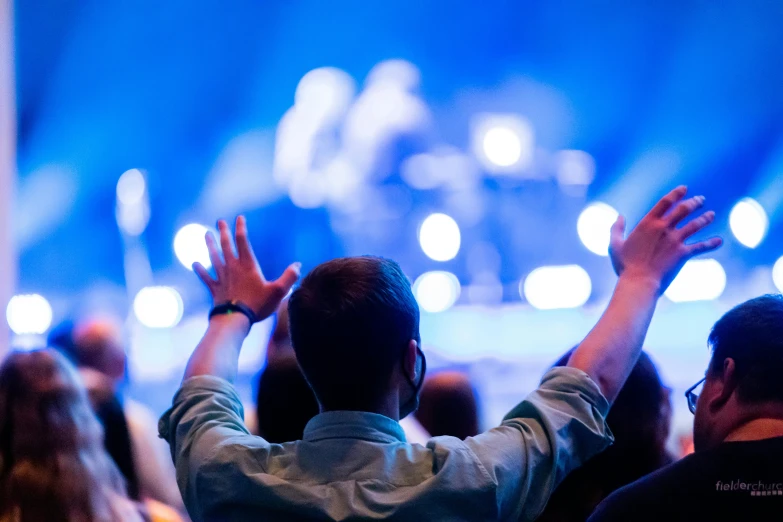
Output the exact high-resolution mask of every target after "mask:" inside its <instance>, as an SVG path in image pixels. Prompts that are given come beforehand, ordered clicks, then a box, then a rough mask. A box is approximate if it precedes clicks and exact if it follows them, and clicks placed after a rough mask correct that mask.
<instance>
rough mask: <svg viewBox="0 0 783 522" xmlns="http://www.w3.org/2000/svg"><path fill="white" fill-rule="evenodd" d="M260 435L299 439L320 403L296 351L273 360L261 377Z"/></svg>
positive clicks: (258, 399) (278, 439)
mask: <svg viewBox="0 0 783 522" xmlns="http://www.w3.org/2000/svg"><path fill="white" fill-rule="evenodd" d="M256 412H257V413H256V417H257V422H258V434H259V435H260V436H261V437H264V438H265V439H266V440H268V441H269V442H289V441H293V440H300V439H301V438H302V434H303V433H304V428H305V426H306V425H307V423H308V422H309V421H310V419H312V418H313V417H314V416H315V415H317V414H318V403H317V402H316V400H315V396H314V395H313V391H312V390H311V389H310V386H309V385H308V384H307V381H306V380H305V378H304V376H303V375H302V371H301V370H300V369H299V365H298V364H297V363H296V357H295V356H293V354H291V355H289V356H283V357H279V358H277V359H275V360H274V361H270V362H269V363H268V364H267V366H266V368H264V370H263V371H262V372H261V376H260V377H259V379H258V393H257V395H256Z"/></svg>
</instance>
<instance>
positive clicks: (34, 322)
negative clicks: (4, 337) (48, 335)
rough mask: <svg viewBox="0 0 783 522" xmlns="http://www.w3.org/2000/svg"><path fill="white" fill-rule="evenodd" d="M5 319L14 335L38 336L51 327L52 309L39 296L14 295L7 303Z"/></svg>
mask: <svg viewBox="0 0 783 522" xmlns="http://www.w3.org/2000/svg"><path fill="white" fill-rule="evenodd" d="M5 317H6V320H7V321H8V326H9V327H10V328H11V331H13V332H14V333H15V334H17V335H26V334H37V335H40V334H43V333H45V332H46V330H48V329H49V327H50V326H51V325H52V307H51V305H50V304H49V301H47V300H46V298H45V297H43V296H42V295H39V294H22V295H15V296H13V297H12V298H11V299H10V300H9V301H8V306H7V307H6V310H5Z"/></svg>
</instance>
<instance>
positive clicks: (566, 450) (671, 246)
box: [160, 187, 720, 521]
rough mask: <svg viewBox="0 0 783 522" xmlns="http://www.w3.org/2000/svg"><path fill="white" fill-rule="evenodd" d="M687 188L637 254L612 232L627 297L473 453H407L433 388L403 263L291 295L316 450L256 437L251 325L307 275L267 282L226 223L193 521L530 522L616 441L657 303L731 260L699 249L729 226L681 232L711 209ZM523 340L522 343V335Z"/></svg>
mask: <svg viewBox="0 0 783 522" xmlns="http://www.w3.org/2000/svg"><path fill="white" fill-rule="evenodd" d="M685 192H686V190H685V187H679V188H677V189H675V190H673V191H672V192H671V193H669V194H668V195H667V196H665V197H664V198H663V199H662V200H661V201H660V202H658V204H657V205H656V206H655V207H654V208H653V209H652V210H651V211H650V213H649V214H647V216H645V217H644V218H643V219H642V221H641V222H640V223H639V225H638V226H637V227H636V228H635V229H634V230H633V231H632V232H631V233H630V235H629V236H628V238H627V239H623V220H622V218H621V219H619V220H618V222H617V223H616V224H615V226H614V227H613V229H612V261H613V263H614V265H615V268H616V269H617V271H618V273H619V274H620V277H619V280H618V282H617V287H616V289H615V291H614V295H613V297H612V299H611V301H610V303H609V306H608V307H607V309H606V312H605V313H604V314H603V316H602V317H601V319H600V320H599V321H598V324H596V326H595V328H593V330H592V331H591V332H590V333H589V334H588V335H587V337H586V338H585V340H584V341H583V342H582V343H581V345H580V346H579V347H578V348H577V349H576V350H575V352H574V354H573V356H572V358H571V360H570V362H569V365H568V367H564V368H555V369H552V370H550V371H549V372H548V373H547V374H546V375H545V376H544V377H543V379H542V381H541V384H540V385H539V387H538V389H536V390H535V391H534V392H532V393H531V394H530V395H529V396H528V397H527V398H525V399H524V400H523V401H522V402H520V403H519V404H518V405H517V406H516V407H515V408H514V409H512V410H511V412H510V413H509V414H508V415H507V416H506V418H505V419H504V421H503V422H502V423H501V425H500V426H498V427H496V428H493V429H491V430H489V431H487V432H485V433H482V434H480V435H478V436H476V437H472V438H468V439H466V440H464V441H462V440H459V439H456V438H452V437H436V438H434V439H431V440H430V441H429V442H428V443H427V444H426V445H425V446H422V445H418V444H409V443H407V442H406V440H405V436H404V434H403V431H402V429H401V428H400V425H399V420H400V418H402V417H404V416H405V415H407V414H409V413H411V412H412V411H413V410H414V409H415V408H416V405H417V400H418V394H419V390H420V388H421V384H422V382H423V379H424V372H425V366H426V365H425V359H424V354H423V353H422V351H421V349H420V344H421V341H420V338H419V309H418V306H417V304H416V301H415V299H414V297H413V294H412V293H411V289H410V284H409V282H408V279H407V278H406V277H405V275H404V274H403V273H402V271H401V270H400V267H399V266H398V265H397V264H396V263H394V262H393V261H389V260H386V259H381V258H376V257H354V258H345V259H336V260H333V261H329V262H327V263H324V264H322V265H320V266H318V267H316V268H315V269H313V271H312V272H310V274H308V275H307V277H305V278H304V280H303V281H302V283H301V286H300V287H299V288H298V289H297V290H296V291H295V292H294V293H293V294H292V296H291V298H290V301H289V304H288V310H289V316H290V319H289V320H290V330H291V337H292V342H293V346H294V350H295V352H296V356H297V359H298V361H299V365H300V366H301V368H302V371H303V372H304V374H305V377H306V378H307V381H308V383H309V384H310V386H311V387H312V388H313V391H314V393H315V395H316V397H317V399H318V402H319V405H320V409H321V413H319V414H318V415H316V416H315V417H314V418H313V419H312V420H311V421H310V422H309V424H308V425H307V428H306V429H305V433H304V438H303V440H301V441H296V442H290V443H285V444H270V443H268V442H267V441H265V440H263V439H261V438H259V437H254V436H252V435H250V433H249V432H248V431H247V429H246V428H245V426H244V424H243V423H242V406H241V402H240V400H239V397H238V396H237V393H236V391H235V390H234V387H233V386H232V384H231V382H232V381H233V380H234V378H235V377H236V373H237V360H238V357H239V351H240V348H241V346H242V341H243V340H244V338H245V336H246V335H247V333H248V331H249V330H250V327H251V326H252V324H253V323H254V322H256V321H259V320H262V319H264V318H265V317H267V316H269V315H270V314H272V313H273V311H274V310H275V308H276V306H277V305H278V303H280V301H281V300H282V299H283V298H284V296H285V295H286V294H287V293H288V291H289V290H290V289H291V287H292V286H293V285H294V283H295V282H296V280H297V279H298V277H299V266H298V265H296V264H294V265H291V266H290V267H289V268H288V269H287V270H286V271H285V272H284V273H283V275H282V276H281V277H280V278H279V279H278V280H276V281H267V280H266V279H264V276H263V275H262V273H261V271H260V269H259V267H258V263H257V261H256V258H255V256H254V254H253V251H252V249H251V247H250V245H249V243H248V240H247V230H246V225H245V220H244V218H242V217H241V216H240V217H239V218H238V219H237V222H236V249H237V251H236V253H235V252H234V248H233V244H232V239H231V234H230V231H229V228H228V225H227V224H226V223H225V222H223V221H221V222H220V223H219V228H220V243H221V244H220V250H222V256H221V252H220V250H219V249H218V246H217V244H216V243H215V239H214V238H213V237H212V236H211V235H208V236H207V244H208V247H209V251H210V254H211V258H212V265H213V266H214V268H215V272H216V274H215V276H216V277H215V278H212V277H211V276H210V275H209V274H208V273H207V271H206V270H205V269H204V268H203V267H202V266H200V265H195V266H194V269H195V270H196V273H197V274H198V275H199V277H200V278H201V279H202V281H203V282H204V283H205V284H206V285H207V287H208V288H209V290H210V292H211V293H212V297H213V299H214V303H215V308H214V309H213V311H212V312H211V313H210V317H211V318H210V322H209V327H208V329H207V332H206V334H205V335H204V338H203V339H202V341H201V342H200V343H199V345H198V346H197V347H196V350H195V351H194V353H193V355H192V356H191V358H190V362H189V363H188V366H187V369H186V371H185V379H184V381H183V383H182V387H181V388H180V390H179V391H178V392H177V394H176V396H175V397H174V401H173V405H172V407H171V409H170V410H169V411H168V412H166V413H165V414H164V416H163V418H162V419H161V423H160V432H161V436H162V437H164V438H166V439H167V440H168V441H169V442H170V444H171V452H172V456H173V458H174V461H175V464H176V468H177V477H178V482H179V486H180V489H181V491H182V494H183V496H184V499H185V505H186V506H187V507H188V510H189V512H190V515H191V517H192V518H193V520H194V521H202V520H210V521H211V520H216V521H235V520H236V521H239V520H273V521H274V520H280V521H283V520H330V519H331V520H360V519H389V520H406V521H415V520H449V521H455V520H519V519H522V520H532V519H534V518H535V517H536V516H537V515H538V514H539V513H540V512H541V511H542V509H543V507H544V505H545V504H546V501H547V499H548V498H549V495H550V493H551V492H552V490H553V489H554V487H555V486H556V485H557V484H558V483H559V482H560V481H561V480H562V479H563V477H564V476H565V475H566V474H567V473H568V472H570V471H571V470H573V469H574V468H576V467H578V466H579V465H581V464H582V463H583V462H585V461H586V460H587V459H589V458H590V457H591V456H592V455H594V454H596V453H597V452H599V451H601V450H603V449H604V448H606V447H607V446H608V445H609V444H610V443H611V441H612V436H611V434H610V433H609V431H608V429H607V427H606V424H605V417H606V413H607V411H608V409H609V406H610V404H611V402H612V401H613V400H614V398H615V397H616V396H617V393H618V391H619V390H620V388H621V387H622V385H623V382H624V381H625V379H626V377H627V376H628V374H629V372H630V371H631V368H632V367H633V365H634V363H635V361H636V359H637V357H638V355H639V353H640V351H641V347H642V342H643V340H644V337H645V334H646V332H647V328H648V326H649V323H650V320H651V318H652V314H653V311H654V309H655V304H656V301H657V300H658V297H659V296H660V295H661V293H662V292H663V290H664V289H665V288H666V286H667V285H668V284H669V283H670V282H671V280H672V279H673V278H674V276H675V275H676V274H677V272H678V271H679V269H680V268H681V267H682V265H683V264H684V263H685V261H687V260H688V259H689V258H691V257H693V256H694V255H697V254H699V253H702V252H706V251H709V250H713V249H715V248H717V247H718V246H720V239H718V238H713V239H710V240H707V241H702V242H697V243H694V244H691V245H688V244H686V240H687V239H688V238H689V237H690V236H692V235H693V234H695V233H696V232H698V231H699V230H701V229H702V228H704V227H705V226H707V225H708V224H709V223H711V222H712V220H713V219H714V214H713V213H712V212H706V213H704V214H701V215H700V216H698V217H696V218H694V219H692V220H691V221H690V222H688V223H687V224H685V225H684V226H682V227H679V228H678V224H679V223H681V222H682V221H683V220H684V219H685V218H687V217H688V216H689V215H691V214H692V213H693V212H694V211H696V210H697V209H698V208H700V207H701V206H702V204H703V202H704V198H702V197H700V196H697V197H693V198H690V199H683V198H684V197H685ZM520 335H524V332H520Z"/></svg>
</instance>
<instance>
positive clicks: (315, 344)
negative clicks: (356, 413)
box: [288, 256, 419, 410]
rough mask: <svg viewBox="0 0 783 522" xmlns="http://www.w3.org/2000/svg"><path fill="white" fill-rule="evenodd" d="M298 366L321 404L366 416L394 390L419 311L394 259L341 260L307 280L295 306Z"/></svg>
mask: <svg viewBox="0 0 783 522" xmlns="http://www.w3.org/2000/svg"><path fill="white" fill-rule="evenodd" d="M288 313H289V321H290V330H291V341H292V343H293V346H294V351H295V352H296V357H297V360H298V361H299V365H300V367H301V368H302V372H303V373H304V375H305V377H306V378H307V381H308V382H309V383H310V386H312V388H313V391H314V392H315V395H316V397H317V398H318V401H319V402H320V404H321V406H322V407H323V408H324V409H327V410H337V409H342V410H367V409H371V408H372V407H373V406H374V405H375V403H376V402H377V401H378V400H379V399H381V398H382V397H383V396H384V395H386V394H387V393H389V392H390V389H389V386H390V379H391V375H392V372H393V370H394V368H395V367H396V365H398V364H401V359H402V357H403V353H404V350H405V349H406V347H407V346H408V344H409V342H410V340H411V339H415V340H416V341H417V342H418V341H419V308H418V305H417V304H416V299H415V298H414V297H413V293H412V292H411V287H410V282H409V280H408V278H407V277H406V276H405V274H404V273H403V272H402V269H401V268H400V266H399V265H398V264H397V263H395V262H394V261H391V260H388V259H383V258H379V257H370V256H361V257H349V258H341V259H334V260H332V261H328V262H326V263H323V264H321V265H319V266H317V267H316V268H315V269H313V270H312V271H311V272H310V273H309V274H308V275H307V277H305V278H304V279H303V280H302V283H301V285H300V287H299V288H298V289H297V290H296V291H294V293H293V294H292V295H291V298H290V300H289V303H288Z"/></svg>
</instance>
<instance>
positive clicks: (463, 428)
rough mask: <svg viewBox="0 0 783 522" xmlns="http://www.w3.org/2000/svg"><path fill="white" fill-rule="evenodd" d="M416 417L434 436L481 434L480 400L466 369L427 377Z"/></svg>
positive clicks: (464, 436) (459, 437)
mask: <svg viewBox="0 0 783 522" xmlns="http://www.w3.org/2000/svg"><path fill="white" fill-rule="evenodd" d="M416 418H417V419H418V420H419V422H420V423H421V425H422V426H423V427H424V428H425V429H426V430H427V431H428V432H429V434H430V435H432V436H433V437H439V436H441V435H449V436H452V437H457V438H458V439H466V438H468V437H474V436H476V435H478V433H479V413H478V401H477V398H476V390H475V389H474V388H473V385H472V384H471V382H470V378H469V377H468V376H467V375H465V374H464V373H460V372H456V371H442V372H439V373H436V374H435V375H433V376H432V377H429V378H428V379H426V380H425V381H424V386H422V388H421V398H420V399H419V409H418V410H416Z"/></svg>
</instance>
